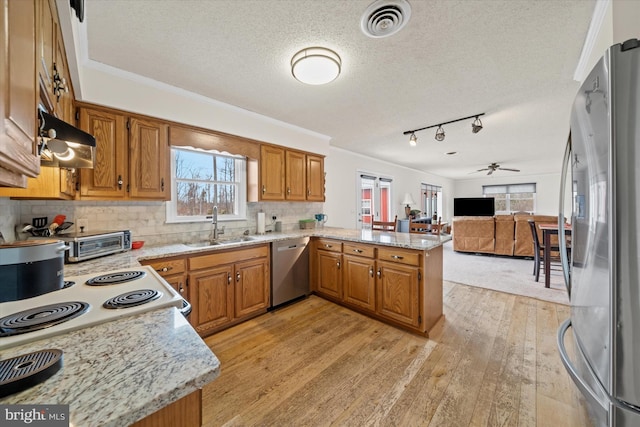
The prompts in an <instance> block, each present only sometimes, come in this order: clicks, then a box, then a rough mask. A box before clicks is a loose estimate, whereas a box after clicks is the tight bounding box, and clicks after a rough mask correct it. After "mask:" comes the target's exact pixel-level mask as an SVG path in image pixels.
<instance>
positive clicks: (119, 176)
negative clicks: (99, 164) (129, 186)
mask: <svg viewBox="0 0 640 427" xmlns="http://www.w3.org/2000/svg"><path fill="white" fill-rule="evenodd" d="M122 184H124V181H122V175H118V189H120V190H122Z"/></svg>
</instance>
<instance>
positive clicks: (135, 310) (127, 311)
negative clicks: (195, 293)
mask: <svg viewBox="0 0 640 427" xmlns="http://www.w3.org/2000/svg"><path fill="white" fill-rule="evenodd" d="M109 274H112V275H115V276H116V277H129V276H131V277H138V276H140V277H138V278H136V279H134V280H130V281H125V282H121V283H115V284H106V285H101V286H90V285H87V284H86V282H87V281H88V280H90V279H92V278H95V277H96V276H104V275H109ZM65 281H70V282H74V284H73V285H72V286H70V287H68V288H65V289H60V290H57V291H53V292H49V293H47V294H44V295H39V296H37V297H33V298H27V299H23V300H19V301H10V302H3V303H0V318H2V319H6V317H11V319H10V320H7V321H5V322H0V349H4V348H8V347H13V346H16V345H19V344H24V343H26V342H30V341H35V340H38V339H41V338H45V337H50V336H54V335H59V334H64V333H67V332H71V331H74V330H77V329H81V328H86V327H89V326H93V325H97V324H99V323H103V322H108V321H112V320H116V319H120V318H123V317H127V316H133V315H135V314H139V313H144V312H147V311H151V310H156V309H158V308H163V307H176V308H178V309H180V308H182V306H183V299H182V297H181V296H180V294H179V293H178V292H176V291H175V290H174V289H173V288H172V287H171V285H169V284H168V283H167V282H166V281H164V280H163V279H162V278H161V277H160V276H159V275H158V273H156V271H155V270H153V269H152V268H151V267H149V266H140V267H134V268H124V269H119V270H114V271H108V272H104V273H103V272H101V273H99V274H85V275H81V276H73V277H65ZM140 291H146V292H140ZM140 294H142V296H143V298H146V295H148V294H150V295H153V298H155V299H152V300H149V301H148V302H145V303H144V304H141V305H134V306H127V307H125V308H115V309H113V308H112V309H110V308H105V307H103V304H104V303H105V302H106V301H107V300H110V299H112V298H114V297H117V296H120V297H122V296H126V298H122V299H124V300H128V299H132V298H138V297H140ZM125 302H126V301H125ZM66 303H72V304H69V305H70V306H78V305H79V306H81V307H83V309H84V310H85V311H84V312H83V313H82V314H77V315H76V317H73V318H71V319H70V320H66V321H64V322H62V323H58V324H55V325H53V326H49V327H46V328H44V329H39V330H35V331H31V332H25V333H20V334H16V335H9V336H3V335H7V333H8V332H10V330H13V325H14V324H16V323H19V322H16V321H15V320H14V319H13V316H12V315H13V314H16V313H21V312H24V311H28V313H27V314H25V315H23V316H17V317H18V318H19V320H26V321H27V322H29V321H31V320H32V319H34V318H46V317H55V312H56V311H60V310H66V308H64V309H59V308H49V309H47V310H43V311H42V312H40V311H39V310H34V309H37V308H38V307H43V306H51V305H57V304H62V305H63V306H67V304H66ZM73 303H77V304H73Z"/></svg>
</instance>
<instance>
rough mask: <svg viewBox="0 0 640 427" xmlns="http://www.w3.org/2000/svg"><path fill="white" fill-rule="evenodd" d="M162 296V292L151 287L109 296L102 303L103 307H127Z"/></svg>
mask: <svg viewBox="0 0 640 427" xmlns="http://www.w3.org/2000/svg"><path fill="white" fill-rule="evenodd" d="M161 296H162V292H160V291H156V290H153V289H139V290H136V291H131V292H126V293H124V294H120V295H118V296H116V297H113V298H110V299H108V300H106V301H105V302H104V304H102V306H103V307H104V308H129V307H135V306H137V305H142V304H146V303H148V302H151V301H153V300H156V299H158V298H160V297H161Z"/></svg>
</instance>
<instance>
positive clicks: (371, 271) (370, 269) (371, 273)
mask: <svg viewBox="0 0 640 427" xmlns="http://www.w3.org/2000/svg"><path fill="white" fill-rule="evenodd" d="M369 275H371V277H373V267H369Z"/></svg>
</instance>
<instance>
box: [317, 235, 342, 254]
mask: <svg viewBox="0 0 640 427" xmlns="http://www.w3.org/2000/svg"><path fill="white" fill-rule="evenodd" d="M316 248H318V249H322V250H323V251H331V252H342V242H340V241H338V240H331V239H322V238H320V239H318V240H317V241H316Z"/></svg>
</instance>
